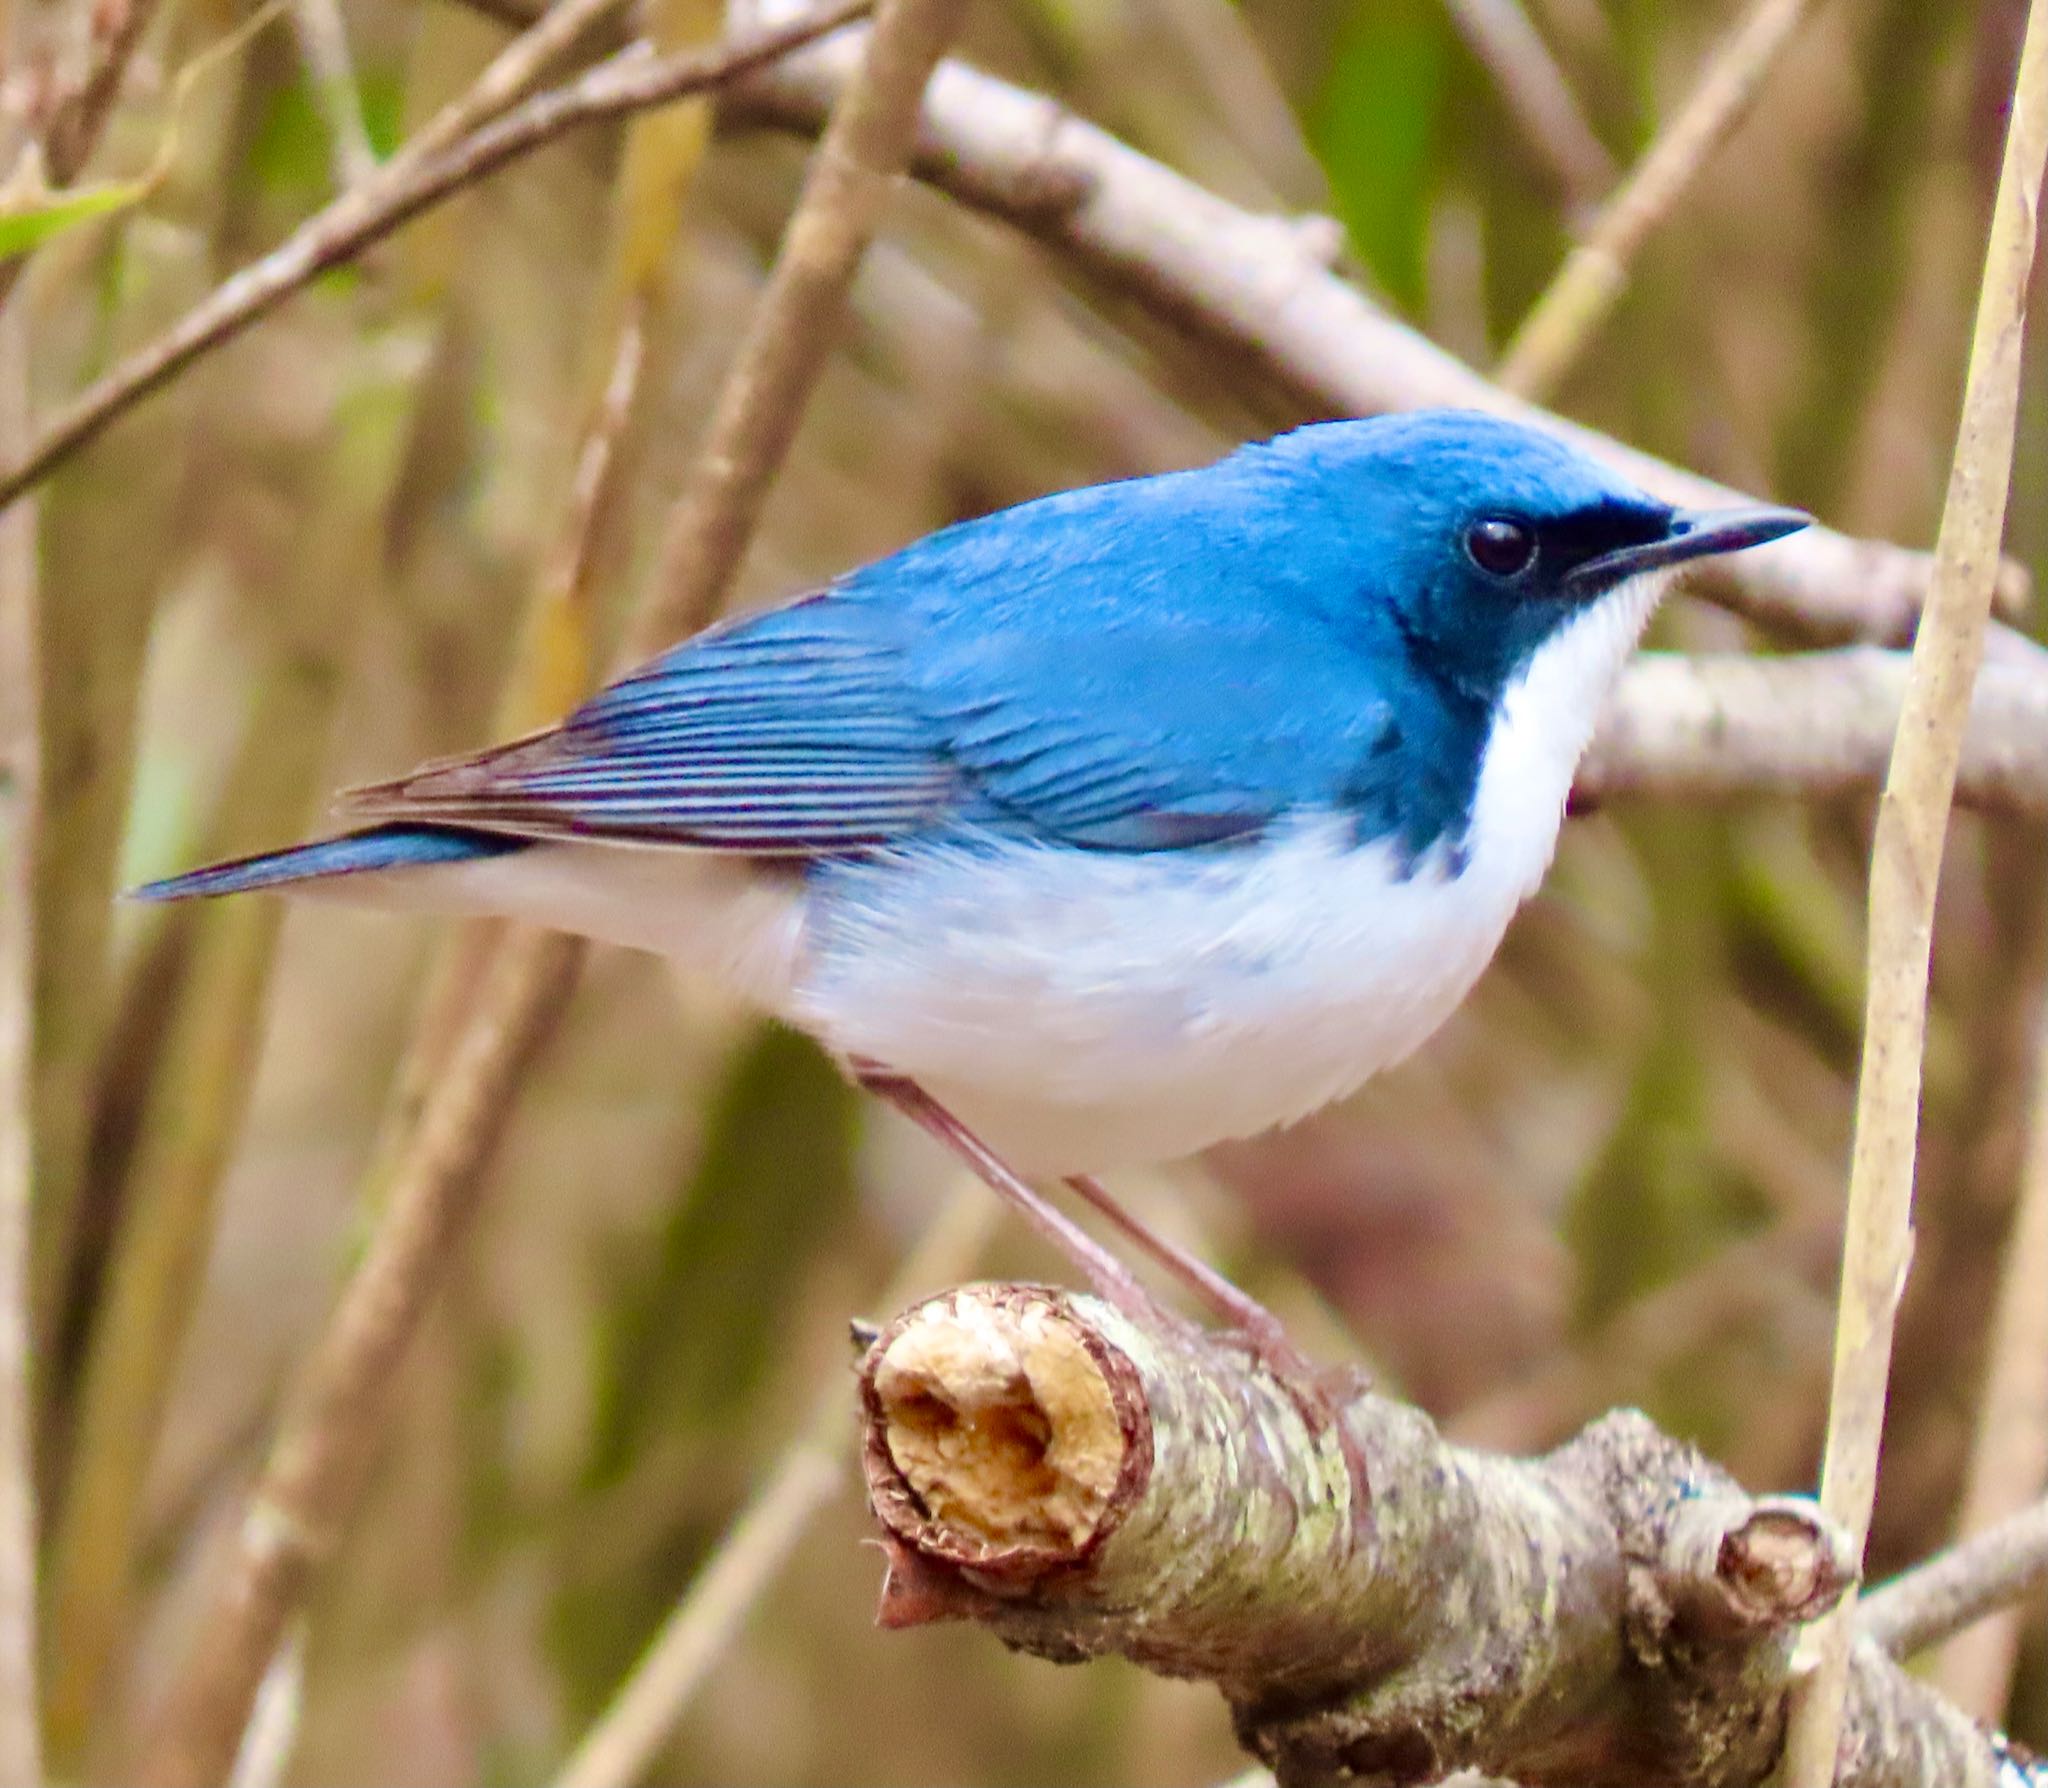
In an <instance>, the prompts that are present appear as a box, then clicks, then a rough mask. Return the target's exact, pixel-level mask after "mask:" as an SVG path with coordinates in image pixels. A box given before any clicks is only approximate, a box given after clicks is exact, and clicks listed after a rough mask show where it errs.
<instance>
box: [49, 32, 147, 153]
mask: <svg viewBox="0 0 2048 1788" xmlns="http://www.w3.org/2000/svg"><path fill="white" fill-rule="evenodd" d="M156 4H157V0H121V3H120V4H118V5H115V6H112V7H109V8H107V9H106V10H104V11H97V10H96V11H95V15H94V26H95V32H94V35H95V36H96V38H97V39H98V41H97V43H96V44H95V46H94V48H95V51H96V54H95V55H94V58H93V61H92V65H91V66H90V67H89V68H88V69H87V70H86V75H85V79H84V80H83V81H81V82H80V83H79V85H78V86H77V88H76V89H75V90H73V91H72V92H71V93H69V94H67V95H66V96H65V97H64V98H63V99H62V100H61V101H59V102H58V105H57V109H56V111H55V112H54V113H53V114H52V116H51V118H50V122H49V126H48V128H47V129H46V130H45V131H44V132H43V165H44V167H45V168H46V169H47V170H48V173H49V179H50V184H51V185H53V186H69V185H70V184H71V182H72V181H74V180H76V179H77V178H78V176H79V175H80V174H82V173H84V172H85V164H86V163H87V162H88V161H90V160H91V159H92V152H93V151H94V150H95V149H97V148H98V147H99V143H100V137H101V135H102V134H103V133H104V132H105V130H106V128H107V120H108V118H109V117H111V116H112V115H113V110H114V101H115V100H117V99H119V98H120V96H121V86H122V83H123V81H125V80H126V78H127V75H128V64H129V63H130V62H132V61H133V60H134V58H135V47H136V45H137V44H139V43H141V41H142V35H143V33H144V32H145V31H147V30H148V29H149V23H150V20H151V19H153V18H155V17H156Z"/></svg>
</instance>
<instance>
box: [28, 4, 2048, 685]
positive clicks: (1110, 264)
mask: <svg viewBox="0 0 2048 1788" xmlns="http://www.w3.org/2000/svg"><path fill="white" fill-rule="evenodd" d="M854 50H855V45H854V43H853V42H851V41H846V42H835V43H828V44H824V45H821V46H819V48H817V49H815V50H813V51H811V52H809V53H808V54H806V55H804V56H802V57H800V58H795V59H793V60H791V61H790V62H788V63H787V64H783V65H778V66H777V67H775V68H773V69H770V70H768V71H767V72H766V73H764V74H762V75H759V76H756V77H755V78H754V79H752V80H750V81H748V82H745V83H744V84H742V85H741V86H739V87H737V88H735V89H734V90H733V91H732V92H731V94H730V96H729V98H728V100H727V102H726V103H727V106H728V108H729V109H730V110H731V111H732V112H733V114H734V116H735V117H740V118H754V119H759V120H761V121H763V122H768V123H774V124H780V125H783V126H785V127H788V128H793V129H798V130H806V131H809V130H815V129H816V128H817V125H818V121H819V119H820V118H822V117H823V115H824V112H825V109H826V107H827V106H828V105H829V104H830V103H831V100H832V98H833V96H834V95H835V94H836V93H838V91H839V90H840V88H841V86H842V85H843V84H844V82H845V80H846V79H847V75H848V70H849V65H850V61H851V57H852V55H853V53H854ZM915 171H916V172H917V173H918V175H919V176H920V177H921V178H923V179H925V180H928V181H930V182H931V183H932V184H933V185H935V186H937V187H939V188H940V189H941V190H943V191H945V192H947V193H949V194H951V195H952V196H953V197H955V198H957V199H959V200H960V201H961V202H962V203H964V204H968V205H972V206H974V207H976V208H977V209H980V210H985V211H988V212H991V213H993V214H995V215H997V216H1000V217H1003V218H1006V219H1008V220H1009V221H1010V222H1012V223H1013V224H1015V225H1016V226H1017V227H1018V228H1020V229H1023V230H1026V231H1028V232H1029V233H1030V234H1032V235H1033V236H1035V237H1036V238H1037V239H1039V240H1040V241H1042V242H1044V243H1046V244H1048V245H1049V246H1051V247H1053V248H1055V249H1057V250H1059V251H1060V252H1061V253H1062V254H1064V255H1066V256H1067V257H1069V258H1070V259H1071V260H1072V261H1073V262H1074V263H1075V264H1076V265H1078V266H1080V267H1081V268H1083V269H1084V270H1085V271H1087V272H1088V273H1090V274H1092V275H1094V276H1096V277H1098V278H1101V279H1104V280H1106V281H1108V282H1110V283H1111V284H1113V285H1115V286H1118V287H1120V288H1122V289H1124V290H1126V291H1128V292H1130V293H1132V294H1133V295H1134V296H1136V297H1137V298H1138V299H1139V300H1140V301H1141V302H1143V303H1144V304H1145V305H1146V306H1147V307H1148V308H1149V309H1150V310H1152V311H1154V312H1155V313H1156V314H1158V315H1159V316H1161V317H1163V318H1165V319H1168V320H1170V321H1173V322H1176V323H1178V324H1180V325H1182V326H1183V327H1187V328H1191V329H1193V330H1195V331H1196V332H1198V333H1200V334H1201V335H1203V336H1206V337H1208V338H1209V339H1211V340H1214V341H1217V342H1220V343H1222V344H1224V345H1225V346H1227V347H1228V348H1229V349H1230V350H1231V351H1232V354H1233V356H1234V357H1235V358H1236V359H1237V360H1239V361H1243V360H1246V359H1249V360H1250V361H1251V362H1252V363H1253V365H1254V366H1256V367H1257V368H1259V369H1260V370H1261V371H1262V372H1264V373H1265V374H1266V375H1268V376H1269V377H1270V378H1272V379H1273V380H1274V381H1276V382H1277V383H1278V384H1279V385H1281V386H1282V387H1283V388H1284V389H1286V390H1288V391H1290V392H1291V393H1292V394H1294V396H1295V397H1296V398H1297V399H1298V400H1299V402H1300V403H1301V404H1302V405H1303V406H1304V408H1306V409H1308V410H1310V411H1314V412H1319V413H1322V414H1325V415H1329V414H1345V415H1372V414H1376V413H1378V412H1380V411H1383V410H1408V409H1421V408H1426V407H1429V406H1433V405H1447V406H1451V407H1454V408H1461V409H1481V410H1491V411H1494V412H1496V413H1499V414H1504V415H1512V416H1516V417H1519V418H1521V419H1522V420H1523V421H1527V422H1531V423H1535V424H1537V425H1538V426H1541V427H1544V428H1548V429H1551V430H1553V431H1554V432H1556V433H1558V434H1561V435H1563V436H1565V437H1566V438H1567V439H1570V440H1572V441H1575V442H1577V443H1578V444H1579V445H1580V446H1582V447H1584V448H1586V449H1587V450H1588V451H1589V452H1591V453H1593V454H1594V455H1595V456H1596V457H1598V458H1600V459H1603V460H1605V461H1606V462H1607V463H1608V464H1610V465H1613V466H1615V467H1617V468H1619V469H1620V470H1621V471H1623V472H1624V473H1626V474H1627V475H1628V476H1630V477H1632V478H1635V479H1637V480H1638V481H1639V482H1641V483H1642V484H1644V485H1645V486H1647V487H1648V488H1650V489H1652V490H1655V491H1657V492H1658V493H1659V494H1660V495H1662V496H1664V497H1666V498H1668V499H1670V500H1671V501H1673V502H1678V503H1688V504H1697V505H1702V506H1707V507H1711V506H1714V505H1717V504H1726V503H1731V502H1740V501H1745V500H1747V499H1744V498H1742V497H1741V496H1739V495H1738V494H1737V493H1734V492H1731V491H1729V490H1728V489H1727V488H1726V487H1724V486H1721V485H1716V484H1714V483H1712V482H1711V481H1709V480H1707V479H1704V478H1700V477H1697V476H1695V475H1693V474H1691V473H1688V472H1683V471H1680V470H1679V469H1678V468H1676V467H1674V466H1671V465H1669V464H1666V463H1665V462H1663V461H1660V460H1657V459H1654V458H1652V457H1651V456H1650V455H1648V454H1644V453H1638V452H1636V451H1634V450H1633V449H1631V448H1628V447H1625V446H1623V445H1621V444H1620V443H1619V442H1617V441H1615V440H1613V439H1612V438H1611V437H1608V436H1605V435H1600V434H1597V433H1595V432H1594V431H1592V430H1591V429H1586V428H1582V427H1580V426H1578V425H1576V424H1574V423H1570V422H1567V421H1565V420H1563V419H1562V418H1560V417H1557V416H1554V415H1551V414H1548V413H1547V412H1545V411H1542V410H1538V409H1536V408H1534V407H1533V406H1531V405H1529V404H1526V403H1523V402H1521V401H1519V400H1518V399H1516V398H1514V397H1511V396H1510V395H1508V394H1507V393H1506V392H1504V391H1502V390H1501V389H1500V387H1499V386H1497V385H1494V384H1491V383H1489V382H1488V381H1487V380H1486V379H1484V378H1483V377H1481V376H1480V375H1479V374H1478V373H1476V372H1474V371H1473V370H1472V369H1471V368H1470V367H1468V366H1466V365H1465V364H1464V363H1463V362H1461V361H1459V360H1458V359H1456V358H1455V357H1454V356H1452V355H1450V354H1448V353H1446V352H1445V351H1444V350H1443V349H1442V348H1439V347H1438V346H1436V344H1435V343H1433V342H1431V341H1429V340H1428V339H1427V338H1426V337H1424V336H1422V335H1419V334H1417V333H1416V332H1415V331H1414V330H1412V329H1409V328H1408V327H1406V326H1405V325H1403V324H1401V323H1398V322H1396V321H1395V320H1394V319H1392V318H1391V317H1389V316H1387V315H1386V314H1385V313H1384V312H1382V311H1380V310H1379V309H1377V308H1376V307H1375V306H1374V305H1373V304H1372V303H1371V302H1370V301H1369V300H1368V299H1366V298H1365V296H1364V295H1363V294H1362V293H1360V292H1359V290H1358V289H1357V288H1356V287H1355V286H1353V285H1351V284H1349V283H1348V282H1347V281H1345V280H1343V279H1341V278H1339V277H1338V276H1337V275H1336V274H1334V273H1332V272H1331V271H1330V269H1329V267H1328V266H1327V265H1326V264H1325V262H1324V260H1323V259H1322V258H1321V256H1320V253H1319V250H1318V247H1317V245H1316V243H1315V242H1314V241H1312V240H1304V237H1303V233H1302V232H1301V231H1300V230H1299V229H1298V227H1297V225H1296V223H1295V221H1294V220H1291V219H1287V218H1279V217H1271V216H1260V215H1258V214H1256V213H1253V212H1248V211H1245V210H1243V209H1241V208H1240V207H1238V206H1235V205H1232V204H1230V203H1229V202H1228V201H1227V200H1224V199H1221V198H1218V197H1217V196H1216V195H1215V194H1214V193H1211V192H1207V191H1205V190H1204V189H1203V188H1201V187H1200V186H1197V185H1196V184H1195V183H1194V182H1192V181H1190V180H1187V179H1184V178H1183V177H1182V176H1180V175H1179V174H1176V173H1174V172H1173V171H1172V170H1171V169H1169V168H1166V167H1163V166H1161V165H1160V164H1159V163H1158V162H1156V161H1153V160H1151V159H1150V158H1149V157H1147V156H1144V155H1141V154H1139V153H1138V152H1137V151H1136V150H1135V149H1132V148H1131V147H1129V146H1128V145H1127V144H1124V143H1121V142H1119V141H1117V139H1116V138H1114V137H1112V136H1110V135H1109V134H1108V133H1107V132H1105V131H1102V130H1098V129H1097V128H1095V127H1094V126H1093V125H1090V124H1087V123H1084V122H1083V121H1081V120H1080V119H1078V118H1075V117H1073V116H1072V115H1071V114H1069V113H1067V112H1066V111H1064V110H1063V109H1062V108H1061V107H1060V106H1059V105H1058V104H1056V103H1055V102H1054V101H1052V100H1050V99H1047V98H1045V97H1044V96H1043V95H1040V94H1035V93H1030V92H1027V91H1025V90H1024V89H1021V88H1018V87H1014V86H1011V85H1010V84H1009V83H1007V82H1004V81H1000V80H998V79H996V78H995V77H994V76H992V75H986V74H982V73H980V72H979V71H977V70H974V69H970V68H966V67H964V66H962V65H961V64H959V63H957V62H949V63H948V64H946V65H945V66H944V67H943V68H941V69H940V70H939V73H938V75H937V77H936V78H935V79H934V80H933V82H932V85H931V90H930V92H929V93H928V95H927V96H926V102H925V116H924V126H923V131H922V134H921V137H920V139H919V149H918V156H917V160H916V163H915ZM0 488H4V487H0ZM1929 563H1930V562H1929V559H1928V556H1927V555H1926V554H1924V553H1916V552H1908V551H1905V550H1903V549H1901V548H1898V547H1895V546H1889V545H1882V544H1879V543H1876V542H1871V541H1861V540H1853V539H1850V538H1848V537H1846V536H1844V535H1841V534H1838V533H1835V532H1833V531H1832V530H1831V529H1827V528H1809V529H1807V530H1806V531H1805V532H1804V533H1801V534H1797V535H1794V536H1793V537H1792V538H1791V539H1789V540H1783V541H1780V542H1778V543H1777V544H1775V545H1773V546H1769V547H1764V548H1761V549H1759V550H1758V551H1756V552H1752V553H1738V554H1733V555H1730V556H1729V557H1728V558H1726V559H1724V560H1717V561H1714V562H1713V564H1712V565H1711V566H1708V567H1703V568H1702V571H1701V573H1700V575H1699V576H1698V577H1697V578H1696V579H1695V580H1694V582H1693V586H1692V587H1693V588H1695V589H1696V590H1697V591H1698V592H1699V593H1701V594H1702V595H1706V596H1709V597H1711V598H1712V599H1713V600H1715V601H1717V602H1722V603H1725V604H1726V605H1727V606H1729V607H1730V608H1733V609H1735V610H1737V611H1738V612H1739V613H1742V614H1744V615H1747V616H1749V617H1751V618H1752V619H1754V620H1756V621H1757V622H1759V623H1760V624H1762V625H1764V626H1767V627H1770V628H1773V629H1775V630H1777V631H1779V632H1781V633H1786V634H1789V635H1791V636H1792V637H1794V638H1802V639H1812V640H1829V641H1838V640H1851V639H1862V640H1876V641H1879V642H1883V643H1897V642H1899V641H1902V640H1904V639H1907V638H1909V637H1911V635H1912V631H1913V627H1914V624H1915V621H1916V619H1917V617H1918V614H1919V611H1920V604H1921V601H1922V599H1923V598H1924V596H1925V594H1926V589H1927V577H1928V571H1929ZM2000 589H2001V596H2002V598H2003V599H2004V600H2005V601H2007V602H2008V603H2010V604H2012V605H2014V606H2017V605H2018V604H2020V603H2022V602H2023V601H2024V598H2025V593H2026V576H2025V573H2024V572H2022V571H2021V570H2020V569H2019V568H2018V567H2017V566H2011V567H2008V568H2007V569H2006V571H2005V572H2004V574H2003V575H2002V581H2001V585H2000ZM1995 638H1996V639H1997V645H1998V651H1999V653H2000V655H2002V656H2003V655H2010V656H2012V657H2014V658H2016V659H2024V660H2025V661H2027V662H2029V663H2040V662H2042V658H2041V654H2040V652H2039V651H2038V649H2037V648H2035V647H2033V646H2032V645H2031V644H2030V643H2029V642H2027V641H2025V640H2023V639H2021V638H2020V637H2019V636H2018V635H2016V634H2012V633H2010V632H2005V631H2003V630H2001V632H2000V633H1999V634H1998V635H1996V636H1995Z"/></svg>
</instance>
